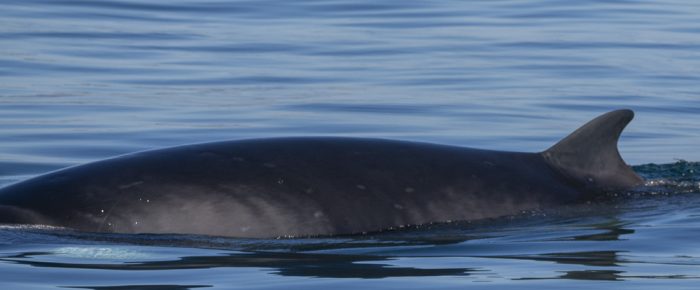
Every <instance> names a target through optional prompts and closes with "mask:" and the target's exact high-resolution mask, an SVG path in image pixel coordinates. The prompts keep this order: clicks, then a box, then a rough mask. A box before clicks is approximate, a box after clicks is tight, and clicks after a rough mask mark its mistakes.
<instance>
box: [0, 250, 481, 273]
mask: <svg viewBox="0 0 700 290" xmlns="http://www.w3.org/2000/svg"><path fill="white" fill-rule="evenodd" d="M51 254H52V253H48V252H44V253H42V252H34V253H32V252H30V253H21V254H18V255H14V256H10V257H5V258H2V259H0V260H1V261H7V262H14V263H18V264H24V265H29V266H34V267H53V268H62V269H93V270H178V269H200V268H217V267H254V268H268V269H269V270H270V271H271V273H274V274H277V275H282V276H300V277H319V278H363V279H381V278H387V277H421V276H433V277H437V276H455V275H457V276H461V275H467V273H468V272H470V271H472V270H471V269H469V268H445V269H419V268H411V267H395V266H392V265H391V263H382V262H383V261H390V260H391V258H389V257H380V256H361V255H330V254H328V255H324V254H308V253H274V252H255V253H242V254H230V255H224V256H220V255H216V256H191V257H181V258H179V259H177V260H173V261H148V262H129V263H120V264H87V263H60V262H47V261H41V257H40V256H42V255H51Z"/></svg>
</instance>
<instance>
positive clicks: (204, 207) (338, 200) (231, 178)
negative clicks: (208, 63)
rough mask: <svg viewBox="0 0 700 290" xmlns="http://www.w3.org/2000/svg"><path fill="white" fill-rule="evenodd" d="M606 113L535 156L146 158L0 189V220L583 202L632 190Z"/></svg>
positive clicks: (244, 219) (326, 146)
mask: <svg viewBox="0 0 700 290" xmlns="http://www.w3.org/2000/svg"><path fill="white" fill-rule="evenodd" d="M633 116H634V114H633V112H632V111H630V110H618V111H613V112H609V113H606V114H604V115H601V116H599V117H598V118H595V119H594V120H592V121H590V122H588V123H587V124H585V125H584V126H583V127H581V128H579V129H578V130H576V131H575V132H573V133H572V134H571V135H569V136H568V137H566V138H564V139H562V140H561V141H560V142H558V143H557V144H556V145H554V146H552V147H551V148H549V149H547V150H545V151H543V152H538V153H519V152H502V151H492V150H481V149H472V148H464V147H457V146H446V145H438V144H429V143H420V142H407V141H396V140H384V139H366V138H340V137H294V138H270V139H251V140H237V141H224V142H213V143H204V144H194V145H185V146H178V147H172V148H165V149H158V150H151V151H143V152H137V153H132V154H128V155H123V156H118V157H114V158H111V159H106V160H102V161H97V162H93V163H88V164H84V165H79V166H74V167H69V168H66V169H62V170H58V171H54V172H51V173H48V174H45V175H41V176H38V177H35V178H31V179H28V180H25V181H21V182H18V183H15V184H12V185H9V186H6V187H4V188H2V189H0V223H6V224H41V225H52V226H60V227H68V228H72V229H76V230H80V231H90V232H116V233H179V234H205V235H219V236H232V237H253V238H266V237H280V236H314V235H338V234H356V233H365V232H374V231H381V230H384V229H388V228H396V227H402V226H409V225H420V224H426V223H433V222H444V221H459V220H462V221H464V220H476V219H483V218H492V217H499V216H504V215H512V214H517V213H520V212H521V211H525V210H537V209H542V208H545V207H550V206H555V205H561V204H567V203H576V202H582V201H585V200H590V199H591V198H595V196H597V195H600V194H601V193H603V192H606V191H617V190H626V189H630V188H632V187H635V186H638V185H640V184H642V183H643V180H642V178H640V177H639V176H638V175H637V174H635V173H634V171H633V170H632V169H631V168H630V167H629V166H628V165H626V164H625V162H624V161H623V160H622V158H621V157H620V154H619V152H618V149H617V140H618V138H619V136H620V134H621V132H622V130H623V129H624V127H625V126H626V125H627V124H628V123H629V122H630V121H631V120H632V118H633Z"/></svg>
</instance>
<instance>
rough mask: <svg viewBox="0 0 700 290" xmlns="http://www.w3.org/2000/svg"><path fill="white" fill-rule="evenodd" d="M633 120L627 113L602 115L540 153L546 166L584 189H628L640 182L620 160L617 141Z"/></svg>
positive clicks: (629, 112) (632, 116)
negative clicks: (549, 166)
mask: <svg viewBox="0 0 700 290" xmlns="http://www.w3.org/2000/svg"><path fill="white" fill-rule="evenodd" d="M632 118H634V112H632V111H631V110H617V111H612V112H608V113H605V114H603V115H601V116H598V117H597V118H595V119H593V120H591V121H590V122H588V123H586V124H585V125H583V126H581V128H578V129H577V130H576V131H574V132H573V133H571V134H570V135H569V136H566V138H564V139H562V140H561V141H559V143H557V144H555V145H554V146H552V147H550V148H549V149H547V150H546V151H544V152H542V156H544V158H545V160H547V163H549V164H550V165H551V166H553V167H554V168H555V169H557V170H558V171H560V172H562V173H563V174H564V175H566V176H567V177H569V178H571V179H573V181H574V182H577V183H580V184H582V185H583V186H584V187H585V188H587V189H592V190H598V191H607V190H616V189H629V188H631V187H634V186H637V185H640V184H641V183H643V181H644V180H643V179H642V178H641V177H639V175H637V174H636V173H635V172H634V171H633V170H632V169H631V168H630V167H629V166H627V164H625V161H623V160H622V157H620V152H618V150H617V140H618V139H619V138H620V134H621V133H622V130H623V129H624V128H625V126H627V124H628V123H629V122H630V121H632Z"/></svg>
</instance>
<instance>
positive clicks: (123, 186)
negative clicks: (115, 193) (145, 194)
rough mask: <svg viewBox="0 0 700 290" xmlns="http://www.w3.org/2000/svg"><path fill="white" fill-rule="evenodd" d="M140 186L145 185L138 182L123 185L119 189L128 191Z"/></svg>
mask: <svg viewBox="0 0 700 290" xmlns="http://www.w3.org/2000/svg"><path fill="white" fill-rule="evenodd" d="M140 184H143V181H136V182H132V183H129V184H123V185H120V186H119V189H127V188H130V187H134V186H137V185H140Z"/></svg>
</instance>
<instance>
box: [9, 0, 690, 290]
mask: <svg viewBox="0 0 700 290" xmlns="http://www.w3.org/2000/svg"><path fill="white" fill-rule="evenodd" d="M698 19H700V2H697V1H690V0H670V1H633V0H624V1H623V0H614V1H592V0H590V1H565V0H537V1H485V0H484V1H457V0H447V1H394V0H389V1H368V0H354V1H341V0H335V1H333V0H328V1H321V0H299V1H297V0H295V1H282V0H257V1H242V0H241V1H181V0H175V1H162V0H151V1H125V0H113V1H109V0H94V1H91V0H83V1H80V0H21V1H20V0H4V1H1V2H0V186H2V185H5V184H9V183H12V182H15V181H18V180H23V179H25V178H28V177H31V176H36V175H39V174H42V173H45V172H48V171H51V170H55V169H59V168H63V167H66V166H71V165H75V164H81V163H85V162H89V161H94V160H100V159H103V158H107V157H110V156H114V155H118V154H123V153H128V152H133V151H137V150H144V149H152V148H160V147H164V146H172V145H179V144H186V143H195V142H205V141H214V140H227V139H243V138H253V137H270V136H308V135H334V136H362V137H381V138H393V139H403V140H418V141H426V142H435V143H443V144H453V145H462V146H470V147H479V148H489V149H497V150H513V151H529V152H534V151H539V150H543V149H546V148H547V147H549V146H550V145H552V144H554V143H555V142H556V141H557V140H559V139H560V138H562V137H563V136H565V135H566V134H568V133H569V132H571V131H572V130H574V129H575V128H577V127H578V126H579V125H581V124H583V123H584V122H585V121H588V120H589V119H591V118H593V117H595V116H596V115H598V114H600V113H603V112H605V111H608V110H612V109H618V108H631V109H633V110H635V112H636V113H637V116H636V119H635V120H634V121H633V122H632V123H631V124H630V126H629V127H628V128H627V130H626V131H625V133H624V134H623V136H622V139H621V141H620V151H621V153H622V155H623V157H624V158H625V160H626V161H627V162H628V163H630V164H633V165H635V167H634V168H635V170H637V171H638V172H639V173H640V174H642V175H643V176H645V177H646V178H647V179H649V180H650V181H649V182H648V185H647V187H645V188H644V189H643V190H641V191H640V192H635V193H619V196H618V197H617V198H616V199H615V201H614V202H611V203H606V204H586V205H578V206H568V207H562V208H556V209H552V210H551V211H542V212H532V213H523V214H521V215H516V216H511V217H503V218H499V219H495V220H486V221H476V222H471V223H464V222H457V223H453V224H446V225H427V226H423V227H419V228H414V229H408V230H403V231H391V232H386V233H380V234H373V235H367V236H349V237H327V238H308V239H280V240H242V239H232V238H221V237H206V236H182V235H109V234H91V233H79V232H74V231H71V230H69V229H58V228H49V227H41V226H36V227H18V226H3V227H0V287H1V288H3V289H56V288H57V287H60V288H62V289H65V288H71V289H198V288H201V287H208V288H217V289H328V288H338V289H357V288H363V287H365V288H371V289H464V288H476V289H480V288H494V287H495V289H563V288H566V289H591V288H598V289H635V290H639V289H697V287H698V286H697V285H699V284H698V283H699V282H700V250H699V249H700V248H699V247H698V242H697V241H700V184H699V183H698V182H700V174H698V170H700V164H698V163H695V162H693V161H700V150H697V148H698V144H700V130H698V128H697V125H698V124H700V22H698ZM682 160H688V161H682Z"/></svg>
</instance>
